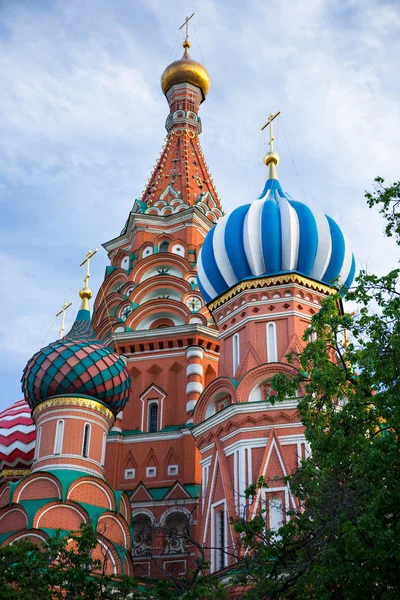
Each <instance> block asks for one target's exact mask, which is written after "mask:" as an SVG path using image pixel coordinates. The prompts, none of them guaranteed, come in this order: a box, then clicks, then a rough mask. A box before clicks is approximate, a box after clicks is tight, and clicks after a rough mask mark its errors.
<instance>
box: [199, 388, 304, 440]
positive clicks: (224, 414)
mask: <svg viewBox="0 0 400 600" xmlns="http://www.w3.org/2000/svg"><path fill="white" fill-rule="evenodd" d="M297 404H298V398H296V400H288V401H287V402H277V403H276V404H275V405H272V404H270V403H269V402H268V401H267V400H260V401H258V402H238V403H237V404H230V405H229V406H227V407H226V408H224V410H223V411H221V412H219V413H216V414H214V415H212V416H211V417H209V418H208V419H207V420H206V421H203V422H202V423H199V425H196V426H195V427H193V429H192V434H193V436H194V437H195V438H196V437H198V436H199V435H201V434H203V433H205V432H206V431H208V430H209V429H211V428H212V427H214V426H215V425H217V424H219V423H222V422H223V421H227V420H229V419H231V418H232V417H233V416H234V415H237V414H241V413H255V412H263V413H265V411H271V410H284V409H290V408H296V407H297ZM275 427H276V425H275ZM235 433H236V432H235Z"/></svg>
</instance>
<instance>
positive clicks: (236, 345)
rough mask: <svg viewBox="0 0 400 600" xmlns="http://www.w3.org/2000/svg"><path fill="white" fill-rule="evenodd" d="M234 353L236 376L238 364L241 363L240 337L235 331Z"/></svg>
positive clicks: (234, 371)
mask: <svg viewBox="0 0 400 600" xmlns="http://www.w3.org/2000/svg"><path fill="white" fill-rule="evenodd" d="M232 355H233V376H235V373H236V371H237V370H238V366H239V363H240V339H239V334H238V333H235V335H234V336H233V340H232Z"/></svg>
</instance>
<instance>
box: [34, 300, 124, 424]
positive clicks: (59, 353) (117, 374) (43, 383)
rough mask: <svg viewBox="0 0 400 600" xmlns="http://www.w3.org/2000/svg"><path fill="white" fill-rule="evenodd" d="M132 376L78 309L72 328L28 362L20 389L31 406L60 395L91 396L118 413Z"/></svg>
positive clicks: (87, 313)
mask: <svg viewBox="0 0 400 600" xmlns="http://www.w3.org/2000/svg"><path fill="white" fill-rule="evenodd" d="M130 384H131V379H130V377H129V374H128V372H127V370H126V367H125V363H124V361H123V360H122V358H121V357H120V356H119V355H118V354H116V353H115V352H114V350H113V349H112V348H108V347H106V346H105V345H104V344H103V343H102V342H101V341H100V340H97V339H96V335H95V333H94V331H93V328H92V325H91V322H90V314H89V312H88V311H83V310H81V311H79V313H78V316H77V318H76V321H75V323H74V325H73V326H72V329H71V331H70V332H69V333H68V334H67V335H66V336H65V337H63V338H62V339H61V340H57V341H56V342H53V343H51V344H49V345H48V346H46V347H45V348H42V349H41V350H40V351H39V352H37V353H36V354H34V356H33V357H32V358H31V359H30V360H29V361H28V364H27V365H26V367H25V370H24V373H23V376H22V390H23V392H24V395H25V399H26V401H27V402H28V404H29V406H30V407H31V408H33V407H34V406H36V405H37V404H38V403H39V402H41V401H42V400H45V399H46V398H50V397H52V396H59V395H63V394H76V395H84V396H91V397H93V398H96V399H98V400H101V401H102V402H104V403H105V404H107V405H108V406H109V408H110V409H111V410H112V411H113V412H114V413H115V414H117V413H118V412H119V411H120V410H122V408H123V407H124V406H125V404H126V402H127V401H128V399H129V387H130Z"/></svg>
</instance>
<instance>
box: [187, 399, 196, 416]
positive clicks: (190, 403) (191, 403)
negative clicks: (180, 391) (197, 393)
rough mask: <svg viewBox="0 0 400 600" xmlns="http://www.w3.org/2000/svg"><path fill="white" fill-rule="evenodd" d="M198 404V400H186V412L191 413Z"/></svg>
mask: <svg viewBox="0 0 400 600" xmlns="http://www.w3.org/2000/svg"><path fill="white" fill-rule="evenodd" d="M196 404H197V400H189V401H188V402H186V412H187V413H191V412H192V410H193V409H194V407H195V406H196Z"/></svg>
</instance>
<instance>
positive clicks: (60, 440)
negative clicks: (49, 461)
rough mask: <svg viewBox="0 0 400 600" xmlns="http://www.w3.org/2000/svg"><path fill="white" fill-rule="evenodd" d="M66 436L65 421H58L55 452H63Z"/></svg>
mask: <svg viewBox="0 0 400 600" xmlns="http://www.w3.org/2000/svg"><path fill="white" fill-rule="evenodd" d="M63 437H64V421H61V420H60V421H57V425H56V437H55V440H54V454H61V451H62V443H63Z"/></svg>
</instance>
